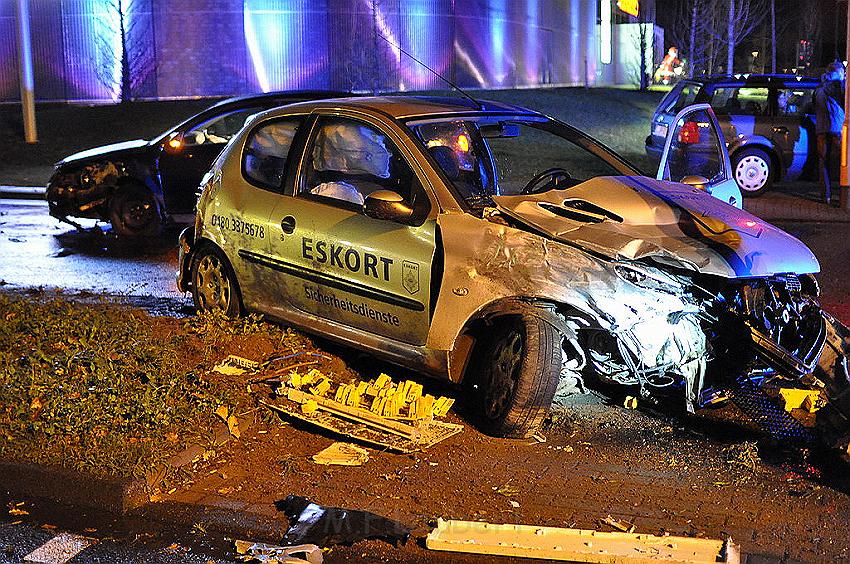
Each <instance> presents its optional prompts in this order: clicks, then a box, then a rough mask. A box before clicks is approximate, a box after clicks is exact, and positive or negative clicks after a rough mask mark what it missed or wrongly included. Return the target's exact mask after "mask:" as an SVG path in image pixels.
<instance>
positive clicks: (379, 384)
mask: <svg viewBox="0 0 850 564" xmlns="http://www.w3.org/2000/svg"><path fill="white" fill-rule="evenodd" d="M392 384H393V380H392V378H390V377H389V376H387V375H386V374H383V373H381V375H380V376H378V379H377V380H375V387H376V388H379V389H380V388H386V387H387V386H392Z"/></svg>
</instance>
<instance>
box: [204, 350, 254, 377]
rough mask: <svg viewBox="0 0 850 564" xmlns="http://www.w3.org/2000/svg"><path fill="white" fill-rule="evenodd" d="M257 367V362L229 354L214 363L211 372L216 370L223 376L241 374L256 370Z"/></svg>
mask: <svg viewBox="0 0 850 564" xmlns="http://www.w3.org/2000/svg"><path fill="white" fill-rule="evenodd" d="M259 369H260V363H259V362H257V361H255V360H249V359H247V358H242V357H241V356H236V355H233V354H231V355H229V356H228V357H227V358H226V359H224V360H223V361H221V362H220V363H218V364H216V365H215V366H214V367H213V372H218V373H219V374H224V375H225V376H241V375H243V374H245V373H247V372H256V371H257V370H259Z"/></svg>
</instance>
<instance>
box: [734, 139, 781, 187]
mask: <svg viewBox="0 0 850 564" xmlns="http://www.w3.org/2000/svg"><path fill="white" fill-rule="evenodd" d="M775 173H776V171H775V170H774V166H773V159H771V158H770V155H768V154H767V153H766V152H764V151H763V150H761V149H756V148H752V149H742V150H740V151H738V152H737V153H735V156H734V157H733V158H732V176H733V177H734V178H735V182H736V183H737V184H738V188H740V189H741V195H742V196H744V197H745V198H755V197H758V196H761V195H762V194H764V193H765V192H767V191H768V190H770V189H771V188H773V178H774V176H775Z"/></svg>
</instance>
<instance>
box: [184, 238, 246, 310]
mask: <svg viewBox="0 0 850 564" xmlns="http://www.w3.org/2000/svg"><path fill="white" fill-rule="evenodd" d="M190 272H191V273H192V299H193V300H194V302H195V307H196V308H197V309H198V310H203V311H212V310H219V311H223V312H224V313H225V315H227V316H228V317H236V316H238V315H239V314H240V313H241V312H242V302H241V299H240V294H239V282H238V281H237V280H236V274H235V273H234V272H233V269H232V268H231V267H230V264H229V263H228V262H227V259H226V258H224V256H223V255H222V254H221V253H220V252H219V251H218V250H217V249H215V248H214V247H212V246H210V245H205V246H203V247H201V248H200V249H198V250H197V252H195V254H194V256H193V257H192V263H191V266H190Z"/></svg>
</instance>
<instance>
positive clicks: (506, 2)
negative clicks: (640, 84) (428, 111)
mask: <svg viewBox="0 0 850 564" xmlns="http://www.w3.org/2000/svg"><path fill="white" fill-rule="evenodd" d="M622 2H623V0H29V3H30V26H31V30H32V37H33V46H32V47H33V59H34V60H33V63H34V67H35V77H36V96H37V99H38V100H40V101H48V100H56V101H85V102H99V101H104V102H109V101H117V100H120V99H122V98H126V99H169V98H184V97H196V96H229V95H238V94H248V93H254V92H262V91H272V90H303V89H328V90H344V91H372V92H381V91H406V90H429V89H445V88H446V83H445V82H444V81H443V80H441V79H440V78H439V77H438V76H437V73H438V74H440V75H442V76H443V77H445V78H446V79H448V80H451V81H453V82H455V83H456V84H458V85H459V86H461V87H466V88H513V87H534V86H546V85H561V86H578V85H587V86H596V85H608V84H617V83H634V82H635V78H636V74H635V73H636V71H635V70H634V69H631V68H630V67H633V66H635V63H634V60H635V55H634V49H635V45H632V44H633V43H635V41H634V33H633V32H629V34H628V35H627V39H623V38H622V37H626V35H624V34H626V31H625V29H626V28H625V27H623V26H626V25H634V24H636V23H637V22H638V21H639V20H640V21H650V22H651V21H652V20H653V19H654V13H653V14H652V19H647V17H646V16H647V15H649V13H650V9H651V11H652V12H654V8H651V2H649V1H648V0H641V2H640V9H641V10H645V12H644V13H643V14H642V15H641V16H640V17H639V18H635V17H634V16H629V15H627V14H626V13H625V12H624V11H623V10H622V9H620V8H619V7H618V5H620V4H622ZM606 3H607V4H606ZM14 4H15V2H14V1H13V0H8V1H6V2H2V3H0V101H6V102H12V101H16V100H18V99H19V92H18V59H17V45H16V38H17V34H16V22H15V6H14ZM626 4H629V5H631V6H630V7H627V8H625V9H626V10H633V9H634V6H636V5H637V2H636V1H635V0H628V1H627V2H626ZM601 16H605V17H607V18H609V20H610V24H611V29H610V30H608V31H606V28H607V24H606V22H605V21H603V20H602V19H601ZM650 25H651V24H650ZM621 31H622V33H621ZM601 34H602V35H604V39H605V42H601V41H600V35H601ZM609 43H610V45H608V44H609ZM606 45H608V47H606ZM605 49H610V50H611V56H610V57H605V61H603V60H602V59H601V58H600V56H601V54H602V52H603V51H605ZM605 52H606V53H607V51H605ZM651 58H652V57H650V59H651ZM636 60H638V61H639V60H640V59H639V56H638V57H637V59H636ZM627 67H629V68H627ZM429 69H431V70H429ZM432 71H433V72H432ZM650 72H651V70H650Z"/></svg>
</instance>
